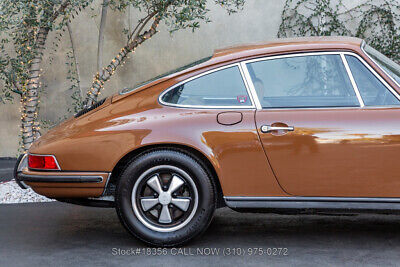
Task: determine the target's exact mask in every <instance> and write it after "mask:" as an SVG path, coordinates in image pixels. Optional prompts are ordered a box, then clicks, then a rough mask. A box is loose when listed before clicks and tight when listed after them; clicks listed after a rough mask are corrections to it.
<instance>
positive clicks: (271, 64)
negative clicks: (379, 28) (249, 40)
mask: <svg viewBox="0 0 400 267" xmlns="http://www.w3.org/2000/svg"><path fill="white" fill-rule="evenodd" d="M247 67H248V70H249V72H250V76H251V78H252V80H253V83H254V87H255V89H256V92H257V95H258V98H259V99H260V102H261V105H262V107H263V108H305V107H354V106H356V107H357V106H359V102H358V99H357V96H356V94H355V92H354V88H353V86H352V84H351V82H350V79H349V77H348V74H347V72H346V69H345V67H344V65H343V62H342V59H341V57H340V55H306V56H295V57H287V58H277V59H270V60H265V61H257V62H253V63H248V64H247Z"/></svg>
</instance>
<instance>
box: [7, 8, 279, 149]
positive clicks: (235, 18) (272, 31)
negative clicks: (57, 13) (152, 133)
mask: <svg viewBox="0 0 400 267" xmlns="http://www.w3.org/2000/svg"><path fill="white" fill-rule="evenodd" d="M284 2H285V1H284V0H248V1H247V3H246V5H245V7H244V9H243V10H242V11H241V12H239V13H237V14H233V15H231V16H228V15H227V13H226V11H225V10H224V9H222V8H221V7H219V6H215V5H210V6H211V7H212V8H211V13H210V17H211V20H212V22H211V23H208V24H203V25H201V28H200V29H199V30H197V31H195V32H194V33H192V31H191V30H184V31H180V32H176V33H174V34H173V35H170V34H169V32H168V31H167V29H166V27H165V25H160V32H159V33H158V34H157V35H155V36H154V37H153V38H152V39H151V40H149V41H147V42H145V44H143V45H142V46H141V47H140V48H139V49H138V50H137V52H136V53H135V55H134V56H131V57H130V59H129V60H128V61H127V62H126V64H125V65H124V66H123V67H122V68H121V69H119V70H118V71H117V72H116V73H115V75H114V76H113V77H112V79H111V80H110V81H109V82H108V83H107V84H106V86H105V90H104V91H103V95H106V96H107V95H110V94H112V93H115V92H116V91H119V90H120V89H122V88H124V87H132V86H134V85H135V84H137V83H139V82H141V81H144V80H147V79H150V78H151V77H154V76H156V75H158V74H161V73H164V72H166V71H169V70H172V69H175V68H177V67H179V66H182V65H184V64H187V63H190V62H192V61H194V60H197V59H199V58H202V57H205V56H209V55H211V54H212V52H213V50H214V49H216V48H222V47H226V46H231V45H236V44H243V43H254V42H263V41H265V40H268V39H271V38H275V36H276V33H277V31H278V27H279V24H280V21H281V19H280V17H281V13H282V10H283V6H284ZM99 3H100V1H97V3H96V4H95V5H94V7H95V9H94V10H90V9H86V10H85V11H83V12H82V13H81V14H80V15H79V16H78V17H77V18H76V19H75V20H73V22H72V31H73V37H74V39H75V43H76V54H77V60H78V64H79V68H80V72H81V86H82V88H83V89H84V90H86V89H87V88H88V87H89V86H90V83H91V81H92V79H93V75H94V74H95V73H96V55H97V38H98V27H99V21H100V17H99V16H97V17H94V18H93V17H92V16H93V15H95V14H100V5H99ZM136 19H137V14H135V13H134V12H132V13H131V14H130V19H129V12H127V13H125V14H121V13H114V12H112V11H110V12H109V16H108V21H107V26H106V33H105V47H104V48H105V49H104V50H105V51H104V52H105V53H104V58H103V60H104V63H108V62H109V60H111V59H112V58H113V56H115V55H116V53H117V52H118V51H119V50H120V49H121V47H122V46H123V45H124V43H125V37H124V35H123V34H122V33H121V32H122V29H123V28H128V27H129V20H131V21H132V22H135V21H136ZM53 41H54V34H52V35H51V36H50V39H49V41H48V43H47V44H48V47H49V49H48V50H47V52H52V51H53V50H54V49H52V48H54V47H55V46H54V45H53ZM70 47H71V44H70V39H69V35H68V34H67V32H65V34H64V35H63V37H62V39H61V42H60V44H59V48H58V50H57V51H56V52H55V53H53V56H52V63H51V64H49V62H50V60H49V57H48V56H46V57H45V63H46V66H45V67H44V68H43V70H44V73H43V76H42V83H43V84H44V85H45V86H46V93H45V94H42V97H41V118H42V119H44V120H46V121H53V122H54V121H57V119H59V118H60V117H62V116H63V114H65V111H66V109H67V106H68V102H69V101H71V98H70V94H71V93H70V92H69V91H68V88H69V86H70V84H69V82H68V80H67V79H66V73H67V69H68V68H67V67H66V65H65V62H66V52H67V51H68V50H69V49H70ZM46 54H49V53H46ZM18 109H19V100H18V99H17V98H16V99H15V101H14V104H6V105H4V104H0V157H4V156H15V155H16V154H17V150H18V146H19V145H18V134H19V111H18Z"/></svg>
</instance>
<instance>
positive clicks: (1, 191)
mask: <svg viewBox="0 0 400 267" xmlns="http://www.w3.org/2000/svg"><path fill="white" fill-rule="evenodd" d="M50 201H53V200H52V199H49V198H46V197H43V196H40V195H38V194H36V193H35V192H33V190H32V189H30V188H28V189H26V190H23V189H21V188H20V187H19V186H18V185H17V183H16V182H15V181H14V180H12V181H9V182H4V183H0V204H11V203H29V202H50Z"/></svg>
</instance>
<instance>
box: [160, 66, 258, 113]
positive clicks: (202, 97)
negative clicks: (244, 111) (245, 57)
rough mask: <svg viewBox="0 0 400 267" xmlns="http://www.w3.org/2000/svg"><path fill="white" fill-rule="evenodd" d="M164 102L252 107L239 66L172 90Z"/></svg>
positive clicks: (183, 104) (207, 75)
mask: <svg viewBox="0 0 400 267" xmlns="http://www.w3.org/2000/svg"><path fill="white" fill-rule="evenodd" d="M161 100H162V102H164V103H166V104H173V105H179V106H207V107H238V106H239V107H250V106H251V101H250V98H249V95H248V94H247V89H246V86H245V84H244V81H243V78H242V75H241V73H240V70H239V68H238V67H237V66H233V67H228V68H225V69H222V70H218V71H215V72H212V73H209V74H206V75H203V76H200V77H198V78H196V79H193V80H190V81H188V82H185V83H183V84H181V85H178V86H176V87H174V88H173V89H170V90H169V91H167V92H166V93H164V95H163V96H162V97H161Z"/></svg>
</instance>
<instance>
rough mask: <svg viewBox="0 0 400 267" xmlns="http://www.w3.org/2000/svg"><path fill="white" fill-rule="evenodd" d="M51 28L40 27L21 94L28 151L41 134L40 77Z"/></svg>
mask: <svg viewBox="0 0 400 267" xmlns="http://www.w3.org/2000/svg"><path fill="white" fill-rule="evenodd" d="M48 34H49V28H47V27H46V28H40V29H39V32H38V34H37V41H36V47H35V49H36V51H35V52H36V53H35V57H34V58H33V60H32V65H31V66H30V69H29V79H28V83H27V84H26V89H25V90H24V92H23V94H22V96H21V105H22V107H21V131H22V149H23V152H26V151H28V149H29V147H30V146H31V145H32V143H33V142H34V141H35V140H36V139H37V138H38V137H39V136H40V132H39V130H40V123H39V122H38V120H37V118H38V109H39V107H38V105H39V87H40V84H39V79H40V72H41V69H40V66H41V63H42V59H43V51H44V48H45V43H46V39H47V35H48Z"/></svg>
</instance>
